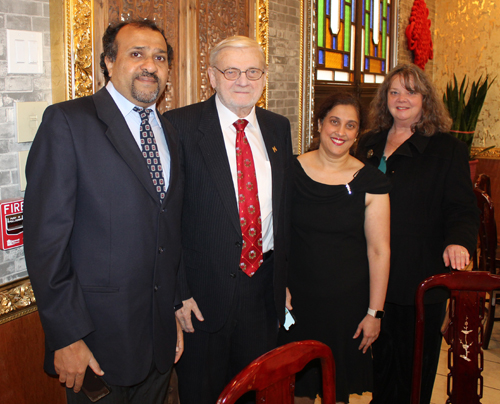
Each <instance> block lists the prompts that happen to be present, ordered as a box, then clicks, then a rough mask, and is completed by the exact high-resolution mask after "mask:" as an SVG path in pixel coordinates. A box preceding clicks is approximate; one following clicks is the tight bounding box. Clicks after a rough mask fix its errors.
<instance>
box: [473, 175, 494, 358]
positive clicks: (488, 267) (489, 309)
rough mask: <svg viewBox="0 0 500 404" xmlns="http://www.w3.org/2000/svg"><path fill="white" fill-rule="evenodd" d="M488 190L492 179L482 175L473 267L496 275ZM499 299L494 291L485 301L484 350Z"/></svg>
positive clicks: (488, 342)
mask: <svg viewBox="0 0 500 404" xmlns="http://www.w3.org/2000/svg"><path fill="white" fill-rule="evenodd" d="M486 190H490V192H491V185H490V178H489V177H488V176H487V175H486V174H480V175H479V177H478V180H477V182H476V184H475V188H474V193H475V194H476V200H477V206H478V208H479V209H480V211H481V213H480V225H479V235H478V237H479V239H478V248H477V249H476V251H475V254H474V258H473V261H472V265H473V270H479V271H487V272H489V273H491V274H496V273H497V268H496V266H497V265H496V254H497V225H496V222H495V209H494V207H493V201H492V200H491V198H490V196H489V195H488V194H487V192H486ZM499 298H500V294H499V293H498V292H497V291H493V292H492V293H491V294H490V295H489V297H488V298H487V299H485V304H486V314H485V318H484V339H483V348H484V349H488V346H489V344H490V338H491V333H492V331H493V326H494V323H495V308H496V302H497V300H498V299H499Z"/></svg>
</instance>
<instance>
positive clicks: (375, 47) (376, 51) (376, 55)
mask: <svg viewBox="0 0 500 404" xmlns="http://www.w3.org/2000/svg"><path fill="white" fill-rule="evenodd" d="M374 49H375V52H374V56H375V57H378V46H374Z"/></svg>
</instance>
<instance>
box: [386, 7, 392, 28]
mask: <svg viewBox="0 0 500 404" xmlns="http://www.w3.org/2000/svg"><path fill="white" fill-rule="evenodd" d="M390 17H391V6H387V33H388V34H389V33H390V32H391V30H390V29H389V22H390V21H391V18H390Z"/></svg>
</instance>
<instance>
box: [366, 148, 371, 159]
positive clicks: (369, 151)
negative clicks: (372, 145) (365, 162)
mask: <svg viewBox="0 0 500 404" xmlns="http://www.w3.org/2000/svg"><path fill="white" fill-rule="evenodd" d="M372 156H373V149H370V150H368V153H366V157H368V158H371V157H372Z"/></svg>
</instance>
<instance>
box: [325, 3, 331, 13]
mask: <svg viewBox="0 0 500 404" xmlns="http://www.w3.org/2000/svg"><path fill="white" fill-rule="evenodd" d="M330 8H331V7H330V0H326V15H328V16H329V15H330Z"/></svg>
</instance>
